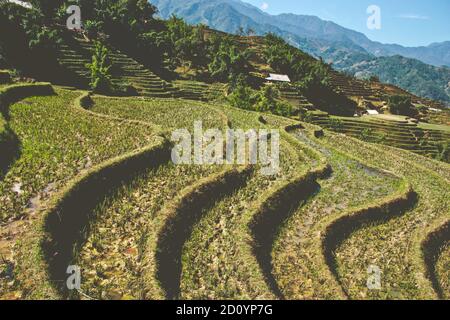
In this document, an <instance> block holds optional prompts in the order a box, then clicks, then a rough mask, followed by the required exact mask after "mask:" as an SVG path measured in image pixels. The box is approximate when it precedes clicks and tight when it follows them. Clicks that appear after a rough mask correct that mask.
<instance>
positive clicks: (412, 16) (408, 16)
mask: <svg viewBox="0 0 450 320" xmlns="http://www.w3.org/2000/svg"><path fill="white" fill-rule="evenodd" d="M398 17H399V18H402V19H412V20H429V19H430V17H428V16H422V15H420V14H414V13H404V14H401V15H399V16H398Z"/></svg>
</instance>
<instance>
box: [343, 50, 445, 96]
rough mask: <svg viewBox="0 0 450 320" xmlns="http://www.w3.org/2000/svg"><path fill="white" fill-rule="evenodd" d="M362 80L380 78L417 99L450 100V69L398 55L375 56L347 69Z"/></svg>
mask: <svg viewBox="0 0 450 320" xmlns="http://www.w3.org/2000/svg"><path fill="white" fill-rule="evenodd" d="M346 71H347V72H348V73H351V74H354V75H355V76H356V77H359V78H369V77H370V76H371V75H377V76H378V77H379V78H380V80H381V81H382V82H386V83H392V84H395V85H398V86H399V87H402V88H409V90H410V91H411V92H414V93H415V94H417V95H418V96H422V97H427V96H433V97H434V99H436V100H441V101H446V102H449V101H450V99H449V98H450V68H447V67H443V68H438V67H435V66H431V65H428V64H425V63H423V62H421V61H419V60H415V59H410V58H405V57H402V56H399V55H396V56H390V57H376V58H373V59H370V60H367V61H362V62H360V63H357V64H354V65H353V66H351V67H349V68H347V69H346Z"/></svg>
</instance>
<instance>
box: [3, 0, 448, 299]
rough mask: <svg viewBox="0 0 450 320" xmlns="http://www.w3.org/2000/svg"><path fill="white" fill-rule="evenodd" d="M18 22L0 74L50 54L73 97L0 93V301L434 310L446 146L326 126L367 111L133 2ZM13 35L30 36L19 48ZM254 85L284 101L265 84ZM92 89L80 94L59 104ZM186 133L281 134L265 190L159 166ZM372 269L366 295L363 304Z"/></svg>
mask: <svg viewBox="0 0 450 320" xmlns="http://www.w3.org/2000/svg"><path fill="white" fill-rule="evenodd" d="M68 3H75V4H79V5H82V6H83V8H84V11H86V15H85V19H86V21H87V22H86V26H87V34H88V35H89V37H93V38H95V39H91V40H92V41H91V40H89V41H88V40H86V39H84V38H81V37H77V36H73V35H72V34H70V33H68V32H67V31H64V32H63V31H58V30H60V29H59V27H57V25H58V23H59V19H61V18H62V17H64V16H65V14H64V10H63V8H64V6H62V5H63V4H68ZM34 4H35V8H34V9H33V10H30V11H23V10H22V9H19V8H18V7H17V6H16V5H12V4H5V3H4V2H1V3H0V7H1V9H2V11H1V13H0V15H1V18H5V19H4V20H0V23H1V24H2V27H3V26H4V27H6V28H7V29H5V30H8V32H14V34H17V35H18V37H17V38H16V39H15V40H17V41H16V43H12V42H8V41H11V39H9V40H8V39H5V37H1V36H0V41H1V42H0V45H1V46H0V47H1V48H4V45H5V44H6V45H7V50H6V51H10V50H18V48H23V49H24V51H21V52H23V53H24V55H23V56H22V57H20V56H18V57H16V59H15V58H13V57H11V52H13V51H10V52H5V54H4V57H5V58H6V62H7V64H9V65H12V66H21V68H22V67H23V70H21V68H18V69H19V70H18V71H17V74H27V75H28V74H32V75H38V74H39V72H35V71H36V70H34V71H33V70H32V69H30V66H29V65H27V64H25V63H24V64H22V62H23V61H24V60H21V59H24V57H25V56H26V55H27V54H29V53H30V52H33V51H34V50H38V51H39V52H41V53H40V54H41V55H44V52H45V51H46V50H50V51H51V52H53V54H55V56H56V58H55V59H54V60H55V61H53V57H52V56H49V57H48V60H47V62H48V63H49V64H52V61H53V62H57V63H56V65H54V67H55V68H56V69H52V70H58V68H62V70H64V71H67V73H65V72H61V70H60V71H59V72H56V71H55V74H54V75H59V76H60V77H61V76H62V79H61V78H60V79H59V80H63V81H64V84H65V85H68V86H71V87H72V88H70V90H69V88H67V87H58V86H53V85H51V84H50V83H22V82H23V81H24V80H22V81H20V82H19V83H16V84H12V85H8V84H0V110H1V116H0V152H1V155H2V157H1V158H0V161H1V163H0V256H1V259H0V261H1V262H0V298H2V299H3V298H5V299H46V298H47V299H178V298H182V299H252V300H253V299H347V298H350V299H437V298H442V297H448V296H449V292H448V290H449V284H448V281H447V278H448V270H447V269H448V258H447V256H448V225H449V213H450V202H449V199H450V195H449V190H450V188H449V179H448V177H449V176H450V167H449V165H448V164H446V163H444V161H448V160H449V159H448V156H449V152H448V140H449V137H450V135H449V133H448V132H447V131H445V130H438V129H441V127H436V126H435V125H428V126H425V127H424V126H423V125H417V124H416V123H412V122H411V119H408V118H406V117H403V118H401V117H398V116H393V115H383V116H379V117H361V118H357V117H352V118H349V117H343V116H330V115H329V114H340V115H351V116H353V114H354V112H355V110H356V106H355V105H356V104H355V103H348V97H352V98H355V97H359V96H361V97H367V98H370V97H372V94H373V93H374V92H372V91H371V90H369V89H368V88H366V87H365V83H364V82H358V81H356V80H355V79H352V78H348V77H345V76H344V75H342V74H338V73H336V72H334V71H333V70H332V69H331V68H330V67H329V66H327V65H326V64H324V63H323V62H322V61H319V60H316V59H313V58H312V57H310V56H308V55H306V54H304V53H302V52H301V51H298V50H296V49H294V48H292V47H291V46H289V45H288V44H287V43H285V42H284V41H282V40H281V39H279V38H277V37H275V36H274V35H268V36H267V37H265V38H258V37H244V36H238V37H235V36H230V35H226V34H220V33H217V32H214V31H212V30H209V29H207V28H206V27H205V26H202V25H199V26H189V25H187V24H186V23H185V22H184V21H183V20H181V19H178V18H176V17H172V18H171V19H170V20H169V21H161V20H157V19H155V18H154V17H153V14H154V13H155V8H154V7H153V6H152V5H150V4H149V3H148V2H147V1H144V0H121V1H110V0H106V1H104V0H95V1H87V0H78V1H77V0H74V1H70V2H68V1H58V2H53V1H43V0H41V1H34ZM86 8H87V9H91V10H86ZM94 8H95V9H99V8H100V9H101V10H94ZM3 9H5V10H3ZM16 13H17V16H15V15H14V14H16ZM28 22H39V23H41V24H42V26H43V27H42V28H41V29H39V30H38V28H35V30H31V31H30V32H26V31H25V30H27V29H26V25H27V24H26V23H28ZM15 23H17V24H15ZM248 33H249V34H251V30H249V32H248ZM19 35H20V37H19ZM105 39H108V40H105ZM60 40H61V41H60ZM94 40H95V41H98V42H94ZM5 41H6V42H5ZM55 48H56V49H55ZM124 49H125V50H124ZM2 50H3V49H2ZM121 50H124V51H121ZM38 51H34V52H38ZM1 54H2V56H3V51H2V52H1ZM152 54H154V55H152ZM155 57H157V58H158V59H159V60H158V59H156V60H158V61H157V62H155V61H150V60H151V59H154V58H155ZM21 61H22V62H21ZM86 64H89V67H87V66H86ZM150 68H151V69H150ZM150 70H154V72H157V73H158V74H159V75H156V74H155V73H154V72H153V71H150ZM267 71H268V72H280V73H286V74H288V75H289V76H290V77H291V78H292V79H293V80H294V83H293V84H289V85H288V84H285V85H278V84H265V83H264V82H265V81H263V80H264V79H263V75H264V73H265V72H267ZM69 74H70V76H69ZM0 75H1V73H0ZM72 76H73V78H72ZM162 77H164V78H165V79H176V78H178V77H179V79H177V80H175V81H173V82H172V83H169V82H168V81H166V80H163V78H162ZM264 77H265V76H264ZM14 78H16V77H14ZM187 79H190V80H187ZM27 80H28V81H30V82H32V81H33V80H32V79H27ZM86 80H87V81H86ZM15 81H18V80H15ZM89 82H90V84H91V86H90V87H91V89H92V90H94V91H96V94H93V93H91V92H87V91H81V90H80V89H76V88H84V89H87V88H88V83H89ZM209 82H211V83H209ZM263 83H264V84H263ZM378 85H380V86H381V85H382V84H380V83H378ZM73 86H74V87H75V89H74V88H73ZM386 90H387V89H386ZM391 91H392V90H391ZM394 91H395V90H394ZM394 91H392V92H394ZM395 92H396V91H395ZM100 93H101V94H102V95H100ZM227 93H228V95H227V97H226V98H225V97H223V95H226V94H227ZM112 94H115V95H120V96H127V97H117V96H115V97H113V96H111V95H112ZM137 94H139V95H141V96H140V97H136V96H135V97H133V96H132V95H137ZM389 96H390V97H391V98H390V101H389V102H390V107H391V111H392V112H393V113H399V114H405V113H407V114H408V115H412V114H411V113H410V112H411V111H412V110H415V109H413V108H412V103H411V101H414V103H416V100H414V99H415V98H414V97H413V96H408V95H406V96H405V97H403V96H398V95H396V94H390V95H389ZM372 98H373V97H372ZM375 98H377V97H375ZM212 100H214V102H211V101H212ZM358 101H359V100H358ZM372 101H374V103H377V102H375V100H372ZM311 102H313V103H311ZM366 102H367V101H366ZM378 102H379V101H378ZM362 108H363V107H362V105H359V109H358V112H359V111H362V110H360V109H362ZM317 109H321V110H326V111H329V113H327V112H323V111H319V110H317ZM420 111H421V113H422V114H425V113H426V110H425V109H424V108H421V110H420ZM298 118H301V119H302V120H305V121H308V122H312V123H314V124H318V125H320V126H321V127H318V126H316V125H314V124H308V123H303V122H298V121H297V119H298ZM442 119H445V116H442ZM196 121H202V125H203V129H204V130H205V129H215V128H217V129H220V130H226V129H228V128H232V129H243V130H248V129H255V130H257V129H266V130H269V129H274V130H278V132H279V135H280V155H279V160H280V168H279V169H280V170H279V171H278V172H277V173H276V174H274V175H271V176H267V175H263V174H261V172H260V169H261V166H262V164H257V165H249V164H248V161H246V163H243V164H240V165H222V164H221V165H175V164H174V163H172V162H171V151H172V148H173V145H174V142H173V141H170V140H171V136H172V133H173V131H174V130H175V129H187V130H188V131H190V132H192V130H193V128H194V123H195V122H196ZM322 128H324V129H322ZM326 129H331V130H332V131H336V132H337V133H333V132H332V131H328V130H326ZM275 136H276V133H271V134H269V135H268V136H267V140H269V141H273V139H274V137H275ZM352 137H356V138H358V140H357V139H353V138H352ZM206 143H207V142H206V141H204V144H206ZM383 144H386V145H383ZM387 145H390V146H392V147H390V146H387ZM249 149H250V148H246V151H245V153H246V155H247V156H248V155H249ZM401 149H407V150H409V151H412V152H408V151H406V150H401ZM271 151H274V150H273V149H272V150H271ZM413 152H415V153H417V154H415V153H413ZM422 155H429V156H433V157H436V158H437V159H440V160H443V161H436V160H433V159H430V158H425V157H423V156H422ZM68 265H79V266H80V267H81V271H82V279H83V281H82V287H81V289H80V290H79V291H68V290H67V288H66V287H65V286H64V284H65V280H66V278H67V274H66V270H67V266H68ZM373 265H374V266H377V267H379V268H380V269H381V272H382V279H381V288H380V289H379V290H369V289H368V287H367V278H368V273H367V270H368V268H369V267H370V266H373Z"/></svg>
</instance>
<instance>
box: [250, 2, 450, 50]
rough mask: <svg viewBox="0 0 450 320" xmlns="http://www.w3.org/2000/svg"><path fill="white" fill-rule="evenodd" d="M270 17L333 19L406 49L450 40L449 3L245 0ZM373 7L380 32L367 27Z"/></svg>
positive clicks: (378, 39)
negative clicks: (378, 13) (378, 16)
mask: <svg viewBox="0 0 450 320" xmlns="http://www.w3.org/2000/svg"><path fill="white" fill-rule="evenodd" d="M244 2H248V3H251V4H253V5H255V6H257V7H259V8H260V9H262V10H264V11H266V12H267V13H270V14H279V13H297V14H309V15H315V16H318V17H319V18H322V19H324V20H331V21H333V22H336V23H337V24H340V25H341V26H343V27H347V28H350V29H353V30H356V31H360V32H363V33H365V34H366V35H367V36H368V37H369V38H370V39H372V40H376V41H380V42H383V43H398V44H402V45H405V46H419V45H428V44H430V43H432V42H441V41H450V0H428V1H427V0H244ZM370 5H377V6H379V7H380V9H381V29H380V30H369V29H368V28H367V18H368V16H369V14H367V13H366V11H367V8H368V7H369V6H370Z"/></svg>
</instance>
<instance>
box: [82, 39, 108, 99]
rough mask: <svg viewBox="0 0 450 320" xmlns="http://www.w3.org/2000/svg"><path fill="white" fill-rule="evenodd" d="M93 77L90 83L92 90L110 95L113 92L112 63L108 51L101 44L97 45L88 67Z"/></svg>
mask: <svg viewBox="0 0 450 320" xmlns="http://www.w3.org/2000/svg"><path fill="white" fill-rule="evenodd" d="M87 67H88V68H89V70H90V72H91V75H90V78H91V82H90V83H89V85H90V87H91V89H92V90H93V91H94V92H98V93H108V92H110V91H111V89H112V88H111V74H110V69H111V63H110V61H109V57H108V49H107V48H106V47H105V46H103V45H102V44H101V43H99V42H97V43H96V44H95V49H94V52H93V55H92V62H91V63H90V64H88V65H87Z"/></svg>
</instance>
